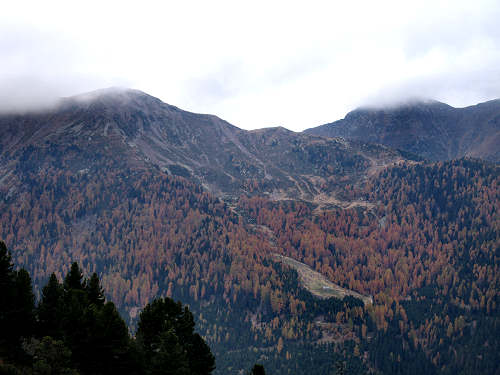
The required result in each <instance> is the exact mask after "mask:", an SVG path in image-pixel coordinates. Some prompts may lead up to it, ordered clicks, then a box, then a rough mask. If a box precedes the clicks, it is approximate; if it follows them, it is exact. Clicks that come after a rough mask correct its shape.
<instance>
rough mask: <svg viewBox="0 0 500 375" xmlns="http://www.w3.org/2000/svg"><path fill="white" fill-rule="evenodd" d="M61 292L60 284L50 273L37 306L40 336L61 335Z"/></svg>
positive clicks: (55, 336)
mask: <svg viewBox="0 0 500 375" xmlns="http://www.w3.org/2000/svg"><path fill="white" fill-rule="evenodd" d="M63 293H64V290H63V287H62V285H61V284H60V283H59V280H57V277H56V275H55V274H54V273H52V274H51V275H50V278H49V281H48V283H47V285H45V286H44V287H43V289H42V298H41V300H40V303H39V304H38V308H37V314H38V326H39V327H38V331H39V335H40V336H50V337H52V338H55V339H59V338H61V337H62V330H61V321H62V318H63V303H64V301H63Z"/></svg>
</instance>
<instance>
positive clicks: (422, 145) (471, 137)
mask: <svg viewBox="0 0 500 375" xmlns="http://www.w3.org/2000/svg"><path fill="white" fill-rule="evenodd" d="M305 133H307V134H316V135H322V136H326V137H344V138H345V139H349V140H358V141H364V142H374V143H380V144H383V145H386V146H389V147H392V148H395V149H399V150H403V151H407V152H411V153H414V154H417V155H420V156H422V157H425V158H428V159H430V160H450V159H457V158H461V157H464V156H470V157H476V158H482V159H486V160H490V161H496V162H498V161H500V147H499V146H498V145H499V144H500V100H499V99H497V100H492V101H489V102H485V103H481V104H478V105H474V106H470V107H466V108H453V107H451V106H449V105H447V104H444V103H440V102H437V101H420V102H410V103H407V104H404V105H400V106H396V107H392V108H360V109H356V110H354V111H352V112H349V113H348V114H347V116H346V117H345V118H344V119H342V120H338V121H335V122H332V123H329V124H325V125H321V126H318V127H316V128H311V129H307V130H306V131H305Z"/></svg>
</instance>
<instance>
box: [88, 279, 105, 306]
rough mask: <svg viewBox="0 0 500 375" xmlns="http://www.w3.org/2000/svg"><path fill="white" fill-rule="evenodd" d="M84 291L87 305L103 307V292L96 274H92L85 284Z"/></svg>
mask: <svg viewBox="0 0 500 375" xmlns="http://www.w3.org/2000/svg"><path fill="white" fill-rule="evenodd" d="M85 290H86V291H87V297H88V299H89V303H93V304H94V305H98V306H103V305H104V301H105V297H104V290H103V288H102V287H101V282H100V280H99V276H97V273H95V272H94V273H93V274H92V276H91V277H90V279H89V281H88V282H87V283H86V286H85Z"/></svg>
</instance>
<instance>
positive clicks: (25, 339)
mask: <svg viewBox="0 0 500 375" xmlns="http://www.w3.org/2000/svg"><path fill="white" fill-rule="evenodd" d="M0 295H1V298H2V300H1V304H0V332H2V335H1V337H0V358H1V360H2V361H1V362H0V373H2V374H193V375H194V374H199V375H209V374H211V373H212V371H213V370H214V369H215V358H214V356H213V355H212V353H211V351H210V348H209V347H208V345H207V344H206V343H205V341H204V340H203V339H202V338H201V336H200V335H199V334H198V333H195V332H194V327H195V322H194V318H193V314H192V313H191V311H189V308H188V307H187V306H183V305H182V304H181V303H180V302H174V301H173V300H172V299H170V298H157V299H155V300H153V301H152V302H151V303H149V304H147V305H146V306H145V307H144V309H143V310H142V312H141V314H140V316H139V319H138V323H137V327H138V328H137V331H136V332H135V335H134V338H132V337H131V335H130V333H129V330H128V328H127V325H126V324H125V321H124V320H123V319H122V318H121V316H120V314H119V313H118V311H117V309H116V307H115V305H114V303H113V302H110V301H106V297H105V296H104V290H103V289H102V287H101V282H100V280H99V277H98V276H97V274H96V273H93V274H92V275H91V277H90V278H84V276H83V274H82V270H81V269H80V267H79V266H78V264H77V263H76V262H75V263H73V264H72V265H71V268H70V270H69V272H68V273H67V274H66V276H65V277H64V280H63V282H62V283H61V282H59V280H58V279H57V277H56V275H55V274H51V275H50V278H49V281H48V283H47V285H45V286H44V287H43V289H42V293H41V298H40V301H39V302H38V303H37V304H35V297H34V294H33V290H32V285H31V277H30V275H29V273H28V272H27V271H26V270H25V269H20V270H15V269H14V265H13V264H12V262H11V256H10V253H9V251H8V250H7V247H6V246H5V244H4V243H3V242H0Z"/></svg>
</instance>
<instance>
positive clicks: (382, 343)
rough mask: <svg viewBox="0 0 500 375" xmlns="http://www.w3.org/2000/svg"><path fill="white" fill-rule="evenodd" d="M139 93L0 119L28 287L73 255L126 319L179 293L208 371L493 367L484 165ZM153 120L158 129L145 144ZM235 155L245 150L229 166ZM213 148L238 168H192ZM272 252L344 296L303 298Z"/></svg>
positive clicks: (491, 172)
mask: <svg viewBox="0 0 500 375" xmlns="http://www.w3.org/2000/svg"><path fill="white" fill-rule="evenodd" d="M133 98H134V99H133V100H136V99H137V98H136V97H133ZM137 100H139V99H137ZM150 100H152V99H150V98H149V97H147V98H142V97H141V98H140V100H139V101H138V102H135V101H132V103H133V106H132V107H130V108H131V109H130V108H129V107H127V105H128V104H127V103H125V104H123V105H125V106H126V108H129V112H125V113H124V114H122V115H121V116H122V117H120V116H118V115H116V113H117V112H116V111H117V109H116V108H115V107H106V103H105V102H97V103H94V104H89V105H88V108H87V107H85V106H84V107H79V106H77V109H78V111H77V113H78V116H77V117H76V118H75V117H73V116H74V113H75V112H74V111H75V107H74V106H72V105H73V104H72V105H71V106H69V107H67V110H68V112H64V114H65V116H66V117H64V116H63V117H61V116H60V114H57V115H54V116H55V117H54V118H51V117H50V116H49V117H47V118H45V119H44V122H43V123H44V124H49V125H50V126H51V127H49V128H45V127H44V126H41V127H40V128H37V126H40V122H37V121H39V120H40V119H39V118H36V119H34V118H27V119H25V121H27V122H26V128H25V129H24V130H23V131H24V133H23V131H21V130H19V129H18V130H19V131H18V132H16V131H14V130H12V129H11V127H12V126H14V125H12V123H11V122H8V121H7V120H5V119H3V121H4V122H3V123H2V124H3V125H2V126H0V128H1V129H2V131H3V132H4V133H5V134H10V138H4V139H3V140H2V142H3V143H2V149H1V152H0V154H1V160H0V171H1V178H0V237H1V238H2V239H3V240H4V241H5V243H6V244H7V246H8V247H9V248H10V249H11V252H12V257H13V261H14V263H15V264H16V265H18V266H20V267H25V268H26V269H27V270H28V271H29V273H30V274H31V277H32V278H33V284H34V294H35V296H36V297H38V298H40V297H42V296H43V286H44V285H46V284H47V282H48V281H49V279H50V277H51V274H52V273H54V274H55V278H56V279H58V280H62V279H63V277H64V275H66V274H67V273H68V272H69V271H70V269H69V267H70V265H71V264H72V263H73V262H75V261H76V262H78V264H79V265H80V266H81V267H82V270H83V273H84V274H86V275H91V274H92V273H94V272H95V273H96V274H97V275H98V277H99V279H100V280H101V282H102V285H103V287H104V289H105V291H106V297H107V298H108V299H109V300H111V301H113V302H114V303H115V304H116V309H117V311H119V312H120V313H121V315H122V317H123V318H124V320H125V321H126V323H127V324H128V326H129V329H131V331H135V329H136V328H137V322H138V318H139V314H140V311H141V309H142V308H143V307H144V306H145V305H146V304H148V303H149V302H150V301H152V300H153V299H155V298H156V297H171V298H173V299H174V300H180V301H182V303H183V304H187V305H188V306H189V309H190V311H192V313H193V315H194V318H195V320H196V321H197V328H198V331H199V333H200V334H201V336H202V337H203V338H204V340H205V341H206V342H207V344H208V345H209V346H210V348H211V350H212V352H213V353H214V355H215V357H216V366H217V368H216V370H215V373H216V374H237V373H240V372H241V371H244V372H245V371H248V370H249V369H250V368H252V366H253V365H254V364H255V363H261V364H263V365H264V366H265V368H266V371H267V372H269V373H272V374H288V373H294V374H305V373H307V374H310V375H313V374H325V373H331V372H334V371H336V370H335V369H336V368H338V367H339V366H340V367H341V368H343V369H344V368H345V371H346V372H347V373H352V374H355V373H360V374H361V373H369V372H380V373H384V374H412V373H414V374H421V373H424V372H425V373H430V374H431V373H443V374H448V373H450V374H451V373H463V374H469V373H475V372H477V373H484V374H495V373H496V372H497V371H498V368H499V365H500V363H499V362H500V361H499V360H498V354H497V353H498V352H499V348H500V345H499V341H498V337H500V332H499V324H500V321H499V318H498V316H499V315H500V314H499V303H500V300H499V299H500V292H499V290H500V285H499V283H500V281H499V274H500V273H499V271H500V270H499V267H500V261H499V248H500V236H499V224H500V217H499V212H498V208H499V207H500V204H499V202H500V199H499V195H500V192H499V182H500V175H499V167H498V165H495V164H489V163H487V162H484V161H480V160H472V159H460V160H456V161H448V162H439V163H426V162H416V161H410V160H404V158H403V157H402V155H401V154H400V153H398V152H394V151H392V150H390V149H388V148H385V147H382V146H374V145H370V144H363V143H353V144H349V143H345V142H344V141H342V140H340V139H337V140H328V141H327V140H324V139H322V138H320V137H312V136H305V135H294V133H291V132H287V131H285V130H283V129H270V130H266V131H263V132H259V131H256V132H247V133H245V132H243V131H238V130H237V129H236V130H235V129H232V128H230V126H229V125H228V124H226V125H224V124H222V123H220V122H217V121H220V120H217V121H216V120H213V119H212V120H213V121H216V122H217V124H216V125H213V123H210V122H204V121H202V120H203V119H206V118H204V117H203V116H201V115H199V117H197V116H198V115H196V116H195V115H193V118H194V119H196V120H197V121H201V124H202V125H203V127H202V125H200V123H196V124H198V125H197V126H195V127H193V128H191V129H184V128H183V127H182V126H181V125H183V124H184V125H185V124H187V123H188V122H187V121H188V120H189V119H190V118H191V117H189V116H191V115H189V116H188V115H185V116H188V117H182V116H184V115H183V114H182V113H181V111H180V110H178V109H175V107H170V106H168V107H165V106H166V105H165V104H164V103H161V102H159V103H158V102H156V101H153V104H152V105H153V107H152V108H153V109H154V110H152V111H151V112H149V115H146V112H144V110H145V109H144V105H145V103H146V104H147V103H149V101H150ZM148 105H149V104H148ZM103 106H104V107H103ZM137 106H138V107H137ZM65 108H66V107H65ZM103 108H104V109H103ZM137 108H139V109H137ZM101 111H102V112H103V113H104V114H105V116H104V117H102V116H101ZM163 111H166V112H165V113H167V114H169V116H173V117H172V118H174V119H176V120H175V121H173V120H172V118H170V117H165V118H164V117H161V116H160V115H158V113H160V114H162V116H163V114H164V112H163ZM115 115H116V116H118V117H116V116H115ZM139 115H140V116H139ZM181 115H182V116H181ZM148 116H150V117H148ZM179 116H181V117H179ZM35 117H36V116H35ZM162 118H163V119H164V121H165V122H161V121H160V120H161V119H162ZM186 119H187V120H186ZM35 120H36V121H35ZM181 120H182V121H181ZM9 121H11V120H9ZM92 121H94V122H92ZM134 121H135V122H134ZM172 121H173V122H172ZM6 124H10V125H8V126H7V125H6ZM106 124H107V125H106ZM131 124H135V125H136V126H137V127H134V126H132V125H131ZM211 124H212V125H213V126H215V128H216V132H215V133H213V129H211V128H210V126H212V125H211ZM91 125H95V128H93V127H92V126H91ZM97 125H99V126H97ZM108 125H109V126H108ZM125 125H127V126H128V127H125ZM146 125H147V126H146ZM174 125H175V126H174ZM47 126H48V125H47ZM171 126H173V127H171ZM96 128H97V130H96ZM151 128H155V129H156V130H158V131H160V130H161V131H164V132H165V133H164V134H163V135H161V136H158V137H156V136H155V137H153V138H154V139H153V138H150V136H152V135H154V134H156V133H154V132H153V133H150V132H148V131H146V130H147V129H151ZM9 129H10V130H9ZM26 129H28V130H29V129H31V130H29V131H28V130H26ZM37 129H38V130H37ZM105 129H107V130H106V131H105V132H104V130H105ZM145 129H146V130H145ZM217 129H218V130H217ZM221 129H225V130H224V132H223V133H224V134H226V135H225V137H227V138H225V140H224V141H223V142H222V143H224V142H225V143H227V144H230V145H232V146H231V147H229V146H228V145H227V144H226V147H229V148H226V150H231V151H230V153H229V154H227V155H226V154H224V151H222V152H221V150H218V152H219V154H217V155H216V156H214V155H211V156H210V157H213V159H210V158H209V157H208V156H207V158H208V159H206V158H205V157H204V156H200V162H198V161H196V160H195V159H194V158H195V157H196V153H193V152H191V151H189V150H188V149H189V147H191V146H192V145H193V144H196V145H197V147H202V146H203V144H202V142H201V143H200V140H202V139H203V137H204V134H212V135H211V137H212V138H210V139H207V142H209V141H210V142H212V141H213V142H215V141H216V139H217V137H216V136H215V135H214V134H216V133H217V132H218V131H222V130H221ZM231 129H232V130H231ZM156 130H155V131H156ZM188 130H189V131H190V133H189V134H188V135H189V142H187V141H186V142H187V143H186V142H184V141H182V142H180V141H181V140H182V137H181V135H183V134H184V135H186V133H183V132H185V131H188ZM143 131H144V133H141V132H143ZM226 131H233V133H227V132H226ZM134 132H136V133H137V134H142V135H141V136H140V137H139V136H138V137H135V136H134V134H136V133H134ZM169 132H174V133H169ZM200 132H201V133H200ZM129 133H130V134H129ZM137 134H136V135H137ZM172 134H174V135H176V137H177V138H176V137H173V136H172ZM221 134H222V133H221ZM228 134H233V135H234V136H235V137H236V136H237V139H236V138H233V136H229V135H228ZM266 135H272V137H271V138H266ZM134 137H135V138H134ZM144 137H146V138H144ZM172 137H173V138H172ZM9 139H10V142H11V143H9ZM159 139H162V142H165V143H161V144H157V146H158V148H156V149H155V153H156V152H157V153H160V154H161V153H162V152H166V151H165V150H166V148H168V150H170V151H169V152H171V153H172V154H169V155H170V156H168V158H169V160H173V159H172V158H173V157H174V156H175V155H177V156H176V157H178V159H176V160H177V162H180V160H181V159H182V158H184V159H182V160H184V162H185V161H186V160H187V159H186V158H189V159H191V161H193V160H194V162H193V163H192V164H190V165H191V166H194V165H195V164H196V163H198V164H196V165H197V166H198V167H197V168H199V169H191V172H193V171H197V172H196V173H195V174H191V172H190V173H184V172H186V171H185V170H184V169H177V173H172V171H173V169H175V168H173V167H172V165H174V164H168V163H167V161H165V160H164V161H163V162H161V161H159V160H153V157H152V156H153V153H150V154H148V155H150V156H151V157H149V158H148V157H146V156H145V154H144V152H143V151H144V149H140V147H142V146H140V145H141V142H146V140H149V141H151V142H153V143H154V142H156V141H158V142H159ZM134 140H135V141H134ZM154 140H156V141H154ZM176 140H177V141H179V142H180V143H176V142H177V141H176ZM139 141H140V142H139ZM149 141H148V142H149ZM133 142H136V143H133ZM169 142H170V143H169ZM193 142H194V143H193ZM132 143H133V144H132ZM131 144H132V145H131ZM143 145H144V144H143ZM193 147H194V146H193ZM213 148H215V146H214V145H210V146H203V150H202V151H203V153H208V152H210V150H211V149H213ZM131 150H132V151H131ZM162 150H163V151H162ZM179 150H181V151H182V150H183V151H182V153H180V154H177V152H181V151H179ZM200 150H201V149H200ZM237 150H239V151H237ZM242 150H245V151H242ZM150 151H151V150H150ZM246 152H248V153H250V155H254V156H255V155H257V156H258V158H257V159H258V161H256V160H257V159H254V158H253V157H252V158H250V159H251V160H253V161H252V162H251V163H250V164H245V165H243V164H241V161H242V160H243V159H242V155H244V154H245V153H246ZM158 155H159V154H158ZM165 155H167V154H165ZM228 155H229V156H228ZM266 155H269V157H268V158H267V159H266V158H265V156H266ZM247 156H248V155H247ZM165 157H166V156H165ZM219 157H220V158H223V157H224V158H226V157H227V159H224V160H226V161H227V163H230V165H231V168H236V169H235V170H238V171H239V172H238V173H240V175H238V176H236V175H235V174H231V176H232V178H231V177H228V179H227V180H226V179H219V178H218V177H217V176H215V175H210V176H212V177H213V179H209V178H208V177H207V176H208V175H206V176H205V175H204V174H203V173H202V172H203V170H204V165H207V164H210V163H211V160H215V159H217V160H219V161H221V160H222V159H219ZM250 159H249V160H250ZM207 160H208V161H207ZM262 160H265V161H266V163H265V165H264V164H260V162H261V161H262ZM201 161H203V163H202V162H201ZM184 162H182V163H181V164H183V165H184V166H186V165H187V164H186V163H184ZM162 163H163V164H162ZM165 163H167V164H168V166H167V164H165ZM169 163H170V162H169ZM181 164H175V165H177V166H178V167H179V165H181ZM221 165H223V164H217V165H215V166H214V168H216V169H217V168H219V167H220V166H221ZM257 165H258V166H260V167H259V168H257V167H255V166H257ZM166 166H167V167H166ZM294 166H296V167H294ZM254 167H255V168H254ZM179 168H180V167H179ZM190 168H191V167H190ZM294 168H295V169H294ZM186 170H188V171H189V170H190V169H186ZM200 171H201V172H200ZM206 171H209V169H207V170H206ZM221 171H224V169H220V170H219V172H221ZM193 173H194V172H193ZM204 176H205V177H204ZM235 176H236V177H237V178H236V177H235ZM212 177H210V178H212ZM226 177H227V176H226ZM275 177H276V178H275ZM204 178H206V179H205V180H203V179H204ZM282 180H283V181H285V180H286V181H287V184H288V185H286V186H287V187H284V188H283V189H281V188H280V182H279V181H282ZM221 181H222V182H221ZM224 181H230V182H231V184H229V185H224ZM200 182H204V183H203V184H200ZM211 184H212V185H211ZM213 184H218V185H217V186H218V189H213V187H214V186H215V185H213ZM224 189H225V190H224ZM221 191H223V194H220V195H217V194H219V193H221ZM214 192H215V193H217V194H214ZM221 197H222V198H224V200H222V199H221ZM277 254H278V255H283V256H286V257H289V258H291V259H294V260H296V261H299V262H303V263H305V264H306V265H307V266H309V267H311V268H312V269H314V270H315V271H317V272H319V273H320V274H321V275H322V276H324V277H326V278H327V279H328V280H329V281H331V282H333V283H335V284H338V285H340V286H341V287H343V288H346V289H349V290H351V291H353V293H350V294H351V295H350V296H349V295H348V296H346V297H344V298H343V299H336V298H320V297H318V296H315V295H313V294H311V293H310V292H309V291H308V290H307V289H306V288H304V281H303V280H302V279H301V275H300V274H299V273H297V271H296V270H295V269H293V268H291V267H289V266H288V265H287V264H285V263H282V262H280V260H279V258H278V257H277V256H276V255H277ZM357 293H358V294H357ZM359 294H361V295H363V296H367V297H366V298H364V301H365V302H366V301H369V300H370V298H369V297H368V296H371V297H373V303H372V304H371V303H364V302H363V301H362V300H359V299H357V298H354V297H352V295H359ZM479 359H480V360H479Z"/></svg>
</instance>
